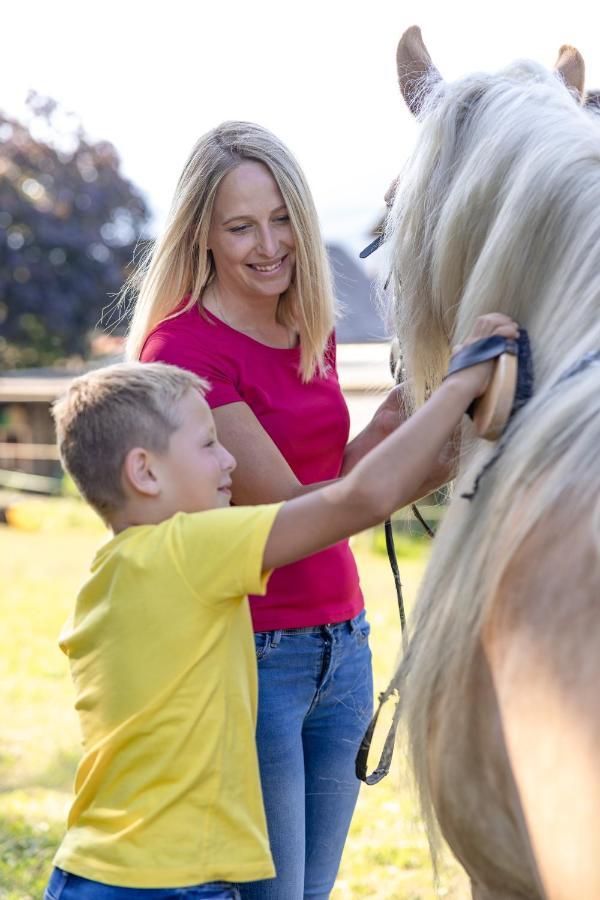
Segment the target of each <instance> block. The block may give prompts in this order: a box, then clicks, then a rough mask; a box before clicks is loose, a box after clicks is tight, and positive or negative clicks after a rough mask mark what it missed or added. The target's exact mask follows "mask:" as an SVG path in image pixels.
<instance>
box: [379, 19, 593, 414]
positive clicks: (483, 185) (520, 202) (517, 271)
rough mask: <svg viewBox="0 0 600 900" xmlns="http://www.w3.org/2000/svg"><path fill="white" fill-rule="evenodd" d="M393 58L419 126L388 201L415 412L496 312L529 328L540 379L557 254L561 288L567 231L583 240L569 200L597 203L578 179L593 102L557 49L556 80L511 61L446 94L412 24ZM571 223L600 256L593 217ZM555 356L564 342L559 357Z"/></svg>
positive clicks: (575, 57)
mask: <svg viewBox="0 0 600 900" xmlns="http://www.w3.org/2000/svg"><path fill="white" fill-rule="evenodd" d="M396 62H397V71H398V81H399V86H400V91H401V93H402V96H403V98H404V100H405V102H406V104H407V106H408V107H409V109H410V110H411V112H412V113H413V114H414V115H415V116H416V117H417V118H418V119H419V122H420V126H421V127H420V134H419V137H418V141H417V145H416V149H415V152H414V153H413V155H412V156H411V158H410V159H409V161H408V163H407V165H406V166H405V168H404V169H403V171H402V172H401V174H400V176H399V177H398V178H397V179H396V180H395V181H394V182H393V183H392V186H391V188H390V190H389V191H388V194H387V195H386V201H387V203H388V206H389V207H390V212H389V215H388V220H387V226H386V240H387V241H388V242H389V244H390V246H391V248H392V251H391V252H392V266H393V269H392V273H393V282H394V288H395V290H394V296H395V301H394V308H393V313H392V318H393V325H394V330H395V331H396V332H397V333H398V334H399V337H400V340H401V344H402V351H403V362H404V366H405V369H406V374H407V376H408V378H409V379H410V381H411V384H412V386H413V400H414V403H415V405H419V404H420V403H421V402H422V401H423V400H424V399H425V397H426V395H427V393H428V392H429V391H430V390H431V389H432V388H434V387H436V386H437V385H438V384H439V382H440V380H441V378H442V377H443V375H444V373H445V371H446V369H447V364H448V359H449V355H450V350H451V347H452V346H453V345H454V344H456V343H459V342H460V341H461V340H462V339H463V338H464V336H465V334H466V332H467V331H468V329H469V327H470V325H471V324H472V322H473V319H474V318H475V316H477V315H480V314H483V313H485V312H491V311H493V310H495V309H496V310H499V311H502V312H506V313H507V314H509V315H513V316H514V317H515V318H516V319H518V320H519V321H520V322H521V324H523V325H524V326H525V327H527V328H528V329H533V332H534V337H536V338H537V339H538V340H537V342H536V347H535V348H534V350H535V353H536V357H538V359H536V362H539V376H540V378H541V379H542V382H543V380H544V378H545V377H548V376H549V375H550V371H551V369H552V368H553V366H554V365H555V364H556V359H557V353H558V352H559V348H558V346H557V343H558V342H557V338H556V334H555V337H554V339H553V338H552V336H551V335H549V334H548V331H549V329H548V323H549V321H550V320H551V319H554V320H555V322H554V324H555V326H556V324H557V323H556V319H557V318H558V317H559V316H560V315H561V312H560V310H561V309H562V308H563V304H564V302H565V301H564V299H561V298H560V297H558V293H559V292H560V291H561V288H560V287H559V282H560V277H556V278H554V285H549V284H548V282H549V281H551V280H552V278H551V276H552V275H554V274H556V271H557V266H558V265H559V260H558V258H557V254H558V256H561V257H562V258H564V259H562V262H564V264H565V268H564V277H565V278H566V277H567V274H566V273H567V271H569V272H570V275H575V273H576V271H577V268H578V266H577V263H576V262H575V260H574V259H573V257H574V256H575V255H577V253H576V250H575V249H574V247H573V245H572V243H570V242H569V239H568V232H570V234H571V235H572V237H573V239H575V234H576V233H579V234H581V231H582V222H581V218H580V216H579V214H576V213H575V212H574V206H581V207H585V206H586V201H585V199H583V198H581V197H580V198H576V196H575V195H576V194H577V193H581V191H582V190H583V191H587V190H591V191H592V193H594V194H595V195H596V196H597V197H598V201H600V195H599V194H597V190H598V188H597V187H596V186H595V185H592V184H591V182H593V181H594V174H593V173H592V172H591V171H590V172H589V173H588V174H587V175H586V174H584V173H583V172H582V163H583V168H585V164H584V160H585V158H586V157H587V158H588V159H589V157H590V156H592V155H593V154H597V153H598V145H597V143H596V142H597V141H598V127H599V126H598V124H597V122H596V125H595V128H594V127H593V126H592V125H591V118H592V117H591V116H589V115H588V114H587V113H586V112H585V110H586V109H588V108H589V107H592V106H594V105H595V104H596V96H595V94H591V95H589V96H586V94H585V90H584V77H585V65H584V61H583V58H582V57H581V55H580V54H579V52H578V51H577V50H576V49H575V48H573V47H571V46H568V45H565V46H563V47H561V48H560V51H559V54H558V59H557V61H556V64H555V67H554V71H553V72H548V71H547V70H545V69H543V68H542V67H541V66H539V65H537V64H535V63H533V62H528V61H522V62H519V63H515V64H514V65H512V66H510V67H508V68H507V69H505V70H504V71H503V72H501V73H499V74H498V75H489V74H485V73H483V74H477V75H472V76H469V77H467V78H465V79H462V80H460V81H458V82H456V83H455V84H448V83H447V82H445V81H444V79H443V78H442V76H441V74H440V72H439V70H438V68H437V67H436V66H435V64H434V62H433V61H432V58H431V55H430V54H429V52H428V50H427V47H426V46H425V43H424V41H423V38H422V35H421V31H420V29H419V28H418V27H416V26H413V27H412V28H409V29H408V30H407V31H406V32H405V33H404V34H403V35H402V37H401V39H400V42H399V44H398V49H397V54H396ZM588 168H590V169H591V168H593V167H590V166H588ZM586 181H587V182H588V184H589V188H588V185H587V184H586ZM596 181H597V179H596ZM588 207H589V204H588ZM596 208H597V207H596ZM582 214H583V217H584V218H586V219H588V220H590V219H593V220H594V221H589V228H590V231H591V232H594V234H593V236H592V234H590V236H589V241H590V242H592V241H593V242H594V243H595V246H596V247H597V248H598V247H600V230H598V229H595V228H594V222H596V221H597V217H596V216H595V215H592V209H591V208H588V209H587V210H582ZM588 250H589V252H591V254H592V256H594V255H596V256H597V252H598V251H594V250H593V249H592V246H591V245H590V246H589V247H588ZM569 256H570V257H571V259H570V260H569V259H567V257H569ZM598 262H600V260H598ZM532 266H533V267H534V271H535V276H534V275H533V274H532ZM546 288H548V291H547V294H546V293H545V291H546ZM563 293H564V292H563ZM584 318H585V317H584ZM544 322H545V323H546V325H544V324H543V323H544ZM583 330H584V329H581V328H580V329H579V331H577V329H575V330H574V332H573V334H572V337H571V339H569V338H567V344H569V343H572V344H573V345H574V344H576V343H577V342H578V338H579V337H582V336H583V334H582V332H583ZM556 331H557V329H556V327H555V333H556ZM540 346H543V351H542V353H541V354H540V352H539V348H540ZM565 349H567V351H568V347H567V348H565V344H564V341H563V342H562V345H561V347H560V352H562V353H563V354H564V355H565V357H568V355H569V354H568V352H567V353H566V354H565V353H564V351H565ZM565 362H566V360H565Z"/></svg>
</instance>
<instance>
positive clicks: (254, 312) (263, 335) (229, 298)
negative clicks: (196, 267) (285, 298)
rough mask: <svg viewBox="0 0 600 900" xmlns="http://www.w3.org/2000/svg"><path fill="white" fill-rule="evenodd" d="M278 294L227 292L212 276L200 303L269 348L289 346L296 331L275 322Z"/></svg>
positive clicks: (295, 337)
mask: <svg viewBox="0 0 600 900" xmlns="http://www.w3.org/2000/svg"><path fill="white" fill-rule="evenodd" d="M278 304H279V295H274V296H273V297H268V296H264V295H259V296H252V297H249V296H248V297H247V296H241V295H240V294H237V293H234V292H232V291H227V288H226V286H223V285H221V284H220V283H219V282H218V281H217V280H216V279H215V280H214V281H212V282H211V283H210V284H209V286H208V287H207V288H206V290H205V291H204V294H203V295H202V305H203V306H204V307H205V309H207V310H208V311H209V312H211V313H212V314H213V315H214V316H216V317H217V318H218V319H221V321H222V322H225V324H226V325H229V327H230V328H233V329H234V330H235V331H241V332H242V333H243V334H248V335H249V336H250V337H253V338H255V339H256V340H258V341H260V342H261V343H264V344H266V345H268V346H271V347H277V348H283V349H286V348H291V347H294V346H295V345H296V343H297V334H296V332H295V331H294V330H293V329H291V328H288V327H287V326H285V325H282V324H281V323H280V322H278V321H277V306H278Z"/></svg>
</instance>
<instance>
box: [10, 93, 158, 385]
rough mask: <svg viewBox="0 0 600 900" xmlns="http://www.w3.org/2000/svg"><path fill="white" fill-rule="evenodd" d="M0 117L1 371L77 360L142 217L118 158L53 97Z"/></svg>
mask: <svg viewBox="0 0 600 900" xmlns="http://www.w3.org/2000/svg"><path fill="white" fill-rule="evenodd" d="M28 108H29V111H30V116H29V120H28V121H27V123H26V124H24V123H21V122H18V121H16V120H14V119H10V118H8V117H7V116H5V115H4V114H2V113H1V112H0V367H2V368H5V369H6V368H18V367H24V366H37V365H49V364H52V363H53V362H56V361H57V360H63V359H66V358H68V357H71V356H74V355H85V354H86V352H87V349H88V342H89V339H90V336H91V334H92V333H93V331H94V329H95V328H96V327H97V326H98V323H99V320H100V318H101V316H102V311H103V310H104V309H105V308H106V307H107V306H109V305H110V304H111V302H112V299H113V296H114V294H115V293H116V292H117V291H118V290H119V289H120V287H121V285H122V284H123V281H124V279H125V277H126V275H127V268H128V265H129V264H130V262H131V260H132V257H133V251H134V248H135V244H136V240H137V238H138V236H139V235H140V233H141V232H142V231H143V229H144V226H145V223H146V222H147V220H148V210H147V207H146V204H145V201H144V199H143V197H142V195H141V193H140V192H139V191H138V190H137V189H136V188H135V187H134V186H133V185H132V184H130V182H128V181H127V180H126V179H125V178H123V176H122V175H121V174H120V172H119V165H120V164H119V157H118V155H117V153H116V151H115V149H114V147H113V146H112V145H111V144H109V143H107V142H104V141H100V142H96V143H94V142H92V141H91V140H90V139H88V137H87V136H86V135H85V133H84V131H83V130H82V128H81V125H80V123H79V122H78V121H77V120H76V119H74V118H73V117H72V116H67V115H66V114H65V113H64V111H62V110H61V109H60V107H59V106H58V105H57V104H56V103H55V102H54V101H53V100H49V99H47V98H43V97H40V96H39V95H37V94H32V95H31V96H30V97H29V100H28Z"/></svg>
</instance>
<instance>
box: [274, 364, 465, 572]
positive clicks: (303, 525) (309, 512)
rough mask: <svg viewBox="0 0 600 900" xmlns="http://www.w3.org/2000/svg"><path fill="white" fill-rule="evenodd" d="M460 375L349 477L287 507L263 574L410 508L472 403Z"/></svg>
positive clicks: (278, 521) (282, 511)
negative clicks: (418, 487) (402, 508)
mask: <svg viewBox="0 0 600 900" xmlns="http://www.w3.org/2000/svg"><path fill="white" fill-rule="evenodd" d="M461 374H462V373H461V372H459V373H457V375H456V376H454V377H453V378H451V379H449V380H448V381H446V382H444V384H443V385H442V386H441V387H440V388H439V389H438V390H437V391H435V393H434V394H433V395H432V397H431V398H430V399H429V400H428V401H427V403H426V404H425V405H424V406H423V407H421V409H420V410H419V411H418V412H416V413H415V414H414V415H413V416H411V418H410V419H409V420H408V421H407V422H405V424H404V425H401V426H400V427H399V428H398V429H397V431H395V432H394V433H393V434H391V435H390V436H389V437H388V438H386V439H385V440H384V441H383V442H382V443H381V444H379V446H378V447H376V448H375V449H374V450H371V452H370V453H368V454H367V456H365V457H364V459H362V460H361V461H360V462H359V463H358V464H357V465H356V466H355V468H354V469H353V470H352V471H351V472H350V474H349V475H347V476H345V477H344V478H342V479H340V480H339V481H337V482H334V483H333V484H330V485H327V486H326V487H323V488H320V489H319V490H316V491H313V492H312V493H310V494H305V495H304V496H302V497H297V498H295V499H293V500H289V501H288V502H287V503H284V505H283V506H282V507H281V509H280V511H279V513H278V514H277V518H276V519H275V522H274V524H273V527H272V529H271V533H270V535H269V538H268V540H267V544H266V547H265V553H264V558H263V566H264V568H265V569H275V568H278V567H279V566H283V565H286V564H287V563H290V562H295V561H296V560H298V559H301V558H302V557H304V556H309V555H310V554H311V553H316V552H317V551H319V550H323V549H324V548H325V547H329V546H330V545H331V544H335V543H337V542H338V541H341V540H343V539H344V538H347V537H350V536H351V535H353V534H356V533H357V532H359V531H364V529H365V528H370V527H371V526H373V525H377V524H378V523H379V522H383V521H384V520H385V519H387V518H388V517H389V516H390V515H391V514H392V513H393V512H394V511H395V510H396V509H400V508H401V507H403V506H406V504H407V503H409V502H410V501H411V499H412V498H413V496H414V492H415V485H418V484H421V483H422V482H423V481H424V480H425V478H426V477H427V476H428V474H429V473H430V472H431V470H432V468H433V467H434V466H435V464H436V463H437V460H438V458H439V456H440V453H441V452H442V449H443V448H444V446H445V444H446V442H447V441H448V438H449V437H450V435H451V434H452V432H453V430H454V429H455V428H456V426H457V425H458V424H459V422H460V421H461V419H462V417H463V415H464V413H465V410H466V409H467V407H468V406H469V404H470V403H471V401H472V400H473V392H472V390H469V389H468V386H467V388H466V389H465V386H464V383H463V382H462V381H461V379H459V376H460V375H461Z"/></svg>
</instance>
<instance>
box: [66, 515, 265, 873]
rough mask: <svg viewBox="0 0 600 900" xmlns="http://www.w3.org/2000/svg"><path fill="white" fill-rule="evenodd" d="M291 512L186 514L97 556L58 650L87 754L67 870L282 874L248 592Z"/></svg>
mask: <svg viewBox="0 0 600 900" xmlns="http://www.w3.org/2000/svg"><path fill="white" fill-rule="evenodd" d="M279 508H280V505H277V504H275V505H270V506H254V507H233V508H227V509H214V510H208V511H207V512H201V513H195V514H193V515H186V514H184V513H179V514H177V515H175V516H173V518H172V519H169V520H168V521H166V522H162V523H160V524H159V525H139V526H135V527H132V528H127V529H126V530H125V531H123V532H121V533H120V534H118V535H117V536H116V537H115V538H114V539H113V540H111V541H109V543H108V544H106V545H105V546H104V547H102V548H101V549H100V551H99V552H98V554H97V555H96V558H95V559H94V562H93V564H92V569H91V577H90V579H89V580H88V581H87V582H86V584H85V585H84V587H83V589H82V590H81V592H80V594H79V596H78V598H77V604H76V608H75V612H74V615H73V617H72V619H71V620H70V621H69V622H68V623H67V625H66V626H65V628H64V629H63V632H62V634H61V638H60V646H61V648H62V650H63V651H64V652H65V653H66V654H67V655H68V657H69V663H70V667H71V673H72V677H73V682H74V686H75V693H76V703H75V706H76V709H77V710H78V713H79V716H80V722H81V729H82V736H83V748H84V756H83V758H82V760H81V763H80V765H79V768H78V770H77V775H76V779H75V794H76V796H75V800H74V802H73V805H72V807H71V811H70V814H69V820H68V831H67V834H66V836H65V839H64V841H63V843H62V844H61V846H60V848H59V850H58V852H57V854H56V856H55V859H54V864H55V865H56V866H59V867H60V868H62V869H64V870H66V871H67V872H71V873H73V874H75V875H80V876H82V877H84V878H91V879H93V880H95V881H101V882H105V883H106V884H112V885H119V886H122V887H148V888H150V887H156V888H158V887H185V886H188V885H193V884H202V883H204V882H207V881H219V880H223V881H252V880H254V879H260V878H272V877H273V876H274V874H275V872H274V869H273V863H272V859H271V854H270V850H269V841H268V836H267V828H266V821H265V815H264V809H263V803H262V795H261V789H260V779H259V771H258V761H257V755H256V746H255V728H256V707H257V677H256V655H255V650H254V641H253V637H252V624H251V620H250V611H249V608H248V600H247V594H249V593H251V594H264V593H265V590H266V582H267V578H266V576H265V575H263V574H262V572H261V566H262V558H263V552H264V547H265V544H266V541H267V537H268V535H269V532H270V530H271V526H272V524H273V520H274V518H275V516H276V514H277V512H278V510H279Z"/></svg>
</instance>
